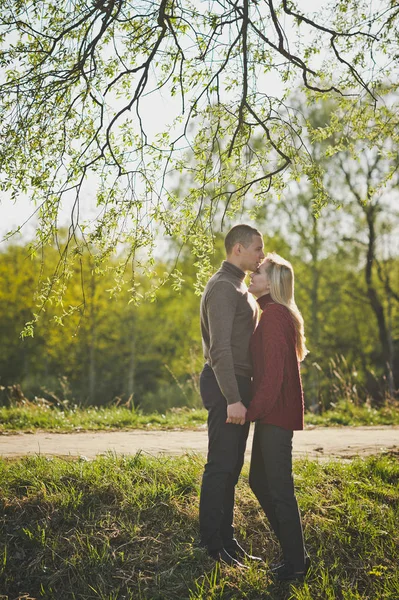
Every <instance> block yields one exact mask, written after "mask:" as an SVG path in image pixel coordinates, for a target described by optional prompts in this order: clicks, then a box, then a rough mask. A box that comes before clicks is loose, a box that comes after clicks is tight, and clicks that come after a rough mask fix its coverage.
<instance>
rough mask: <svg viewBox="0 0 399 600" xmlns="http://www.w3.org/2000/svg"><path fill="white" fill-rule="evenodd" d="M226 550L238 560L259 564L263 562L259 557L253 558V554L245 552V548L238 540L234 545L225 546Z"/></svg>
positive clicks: (234, 541)
mask: <svg viewBox="0 0 399 600" xmlns="http://www.w3.org/2000/svg"><path fill="white" fill-rule="evenodd" d="M225 549H226V550H227V552H228V553H229V554H230V556H232V557H233V558H235V559H236V560H254V561H257V562H263V561H262V559H261V558H259V556H252V554H248V553H247V552H245V550H244V548H242V547H241V546H240V544H239V543H238V542H237V541H236V540H233V545H231V546H230V545H229V546H225Z"/></svg>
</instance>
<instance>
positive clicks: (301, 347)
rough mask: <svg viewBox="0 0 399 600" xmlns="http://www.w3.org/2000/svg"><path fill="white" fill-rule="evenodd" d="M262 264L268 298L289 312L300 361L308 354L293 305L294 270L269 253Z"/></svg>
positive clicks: (275, 255) (300, 319) (295, 308)
mask: <svg viewBox="0 0 399 600" xmlns="http://www.w3.org/2000/svg"><path fill="white" fill-rule="evenodd" d="M262 264H266V269H265V270H266V273H267V276H268V277H269V281H270V296H271V297H272V299H273V300H274V302H277V304H282V305H283V306H285V307H286V308H288V310H289V311H290V313H291V315H292V319H293V321H294V326H295V331H296V341H295V346H296V353H297V356H298V360H300V361H302V360H303V359H304V358H305V356H306V355H307V354H308V352H309V351H308V349H307V348H306V344H305V342H306V338H305V329H304V324H303V317H302V315H301V313H300V311H299V309H298V307H297V305H296V304H295V297H294V269H293V268H292V265H291V263H290V262H288V260H285V259H284V258H282V257H281V256H279V255H278V254H276V253H275V252H269V254H267V256H266V258H265V259H264V261H263V263H262Z"/></svg>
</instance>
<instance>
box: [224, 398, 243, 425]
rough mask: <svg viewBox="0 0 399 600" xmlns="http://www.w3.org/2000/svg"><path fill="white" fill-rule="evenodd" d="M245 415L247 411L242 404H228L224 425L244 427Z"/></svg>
mask: <svg viewBox="0 0 399 600" xmlns="http://www.w3.org/2000/svg"><path fill="white" fill-rule="evenodd" d="M246 414H247V409H246V408H245V406H244V405H243V403H242V402H235V403H234V404H228V405H227V419H226V423H232V424H233V425H245V415H246Z"/></svg>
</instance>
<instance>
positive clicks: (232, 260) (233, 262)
mask: <svg viewBox="0 0 399 600" xmlns="http://www.w3.org/2000/svg"><path fill="white" fill-rule="evenodd" d="M225 261H226V262H228V263H230V264H231V265H234V266H235V267H237V269H240V271H242V272H243V273H246V269H243V268H242V266H241V264H240V261H238V260H235V259H234V257H232V256H226V258H225Z"/></svg>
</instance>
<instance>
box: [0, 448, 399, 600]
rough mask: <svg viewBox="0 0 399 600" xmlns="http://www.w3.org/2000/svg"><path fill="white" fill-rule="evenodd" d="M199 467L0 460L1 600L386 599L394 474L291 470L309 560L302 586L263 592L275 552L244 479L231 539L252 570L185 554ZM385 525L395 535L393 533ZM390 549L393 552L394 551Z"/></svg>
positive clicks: (391, 578) (192, 529) (192, 532)
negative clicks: (251, 560)
mask: <svg viewBox="0 0 399 600" xmlns="http://www.w3.org/2000/svg"><path fill="white" fill-rule="evenodd" d="M202 466H203V459H202V458H201V457H196V456H185V457H180V458H162V459H156V458H146V457H145V456H143V455H140V454H138V455H136V456H133V457H125V458H117V457H113V456H108V457H104V458H98V459H96V460H94V461H91V462H85V461H82V460H78V461H65V460H61V459H47V458H43V457H36V458H26V459H23V460H20V461H15V462H7V461H0V489H1V492H0V501H1V507H2V510H1V517H0V518H1V521H0V526H1V530H0V597H1V594H3V595H4V594H5V595H6V596H8V600H11V598H27V597H28V596H29V597H30V598H35V599H37V600H39V599H42V598H48V599H52V598H57V599H58V600H67V599H68V600H69V599H76V600H89V599H90V600H91V599H98V598H100V599H104V600H124V599H126V600H150V599H151V600H176V599H182V600H183V599H188V600H199V599H206V600H208V599H222V598H223V599H241V598H245V599H249V600H256V599H259V600H261V599H266V598H271V599H274V600H291V599H293V598H295V599H297V600H313V599H318V598H320V600H325V599H327V598H328V599H329V598H331V599H335V598H342V599H343V600H367V599H370V600H371V599H373V600H374V599H375V598H378V599H379V600H394V599H397V598H398V597H399V595H398V594H397V593H396V592H397V590H398V589H399V583H398V573H397V564H398V560H397V559H398V556H397V548H396V546H395V536H396V530H397V523H396V521H395V514H396V511H397V506H398V491H397V483H398V472H399V467H398V465H397V461H396V460H395V459H394V457H389V456H387V457H379V458H372V459H368V460H367V461H355V462H354V463H352V464H350V465H347V464H346V465H342V464H339V463H332V464H330V465H325V464H323V465H320V464H318V463H312V462H310V461H309V462H306V461H301V462H298V463H296V465H295V472H296V481H297V489H298V500H299V504H300V506H301V510H302V514H303V520H304V528H305V537H306V539H307V545H308V550H309V552H310V554H311V556H312V558H313V565H312V569H311V572H310V575H309V577H308V578H307V580H306V582H305V583H304V584H303V585H293V584H291V585H290V584H280V585H278V584H274V583H273V582H272V580H271V579H270V576H269V571H268V567H267V564H268V563H269V562H270V561H271V560H273V559H275V558H276V552H277V551H278V547H277V544H276V542H275V541H274V540H273V538H272V537H271V534H270V531H269V528H268V525H267V523H266V522H265V519H264V518H263V516H262V514H261V512H260V511H259V509H258V506H257V504H256V501H255V499H254V498H253V497H252V495H251V492H250V490H249V488H248V485H247V481H246V473H245V472H244V476H243V478H242V480H241V483H240V484H239V486H238V491H237V510H236V530H237V536H238V538H239V539H240V541H242V543H243V544H244V545H245V547H246V548H248V549H250V550H251V551H252V552H253V553H254V554H257V555H259V556H262V557H264V558H265V561H266V562H265V564H264V565H263V566H258V565H257V564H256V565H249V568H248V569H245V570H241V569H237V570H235V569H231V568H229V567H226V566H222V567H220V566H219V565H216V566H215V565H214V563H213V562H212V561H211V560H210V559H209V557H207V556H206V554H205V553H204V551H203V550H201V549H200V548H198V547H197V546H196V541H197V513H198V492H199V481H200V476H201V472H202ZM395 523H396V525H395ZM395 548H396V550H395Z"/></svg>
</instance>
